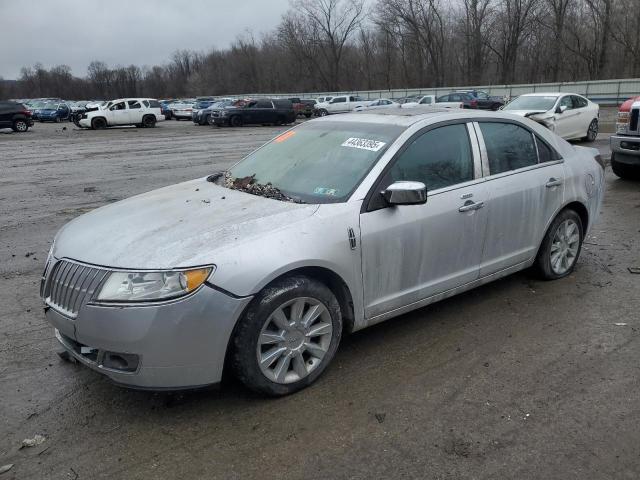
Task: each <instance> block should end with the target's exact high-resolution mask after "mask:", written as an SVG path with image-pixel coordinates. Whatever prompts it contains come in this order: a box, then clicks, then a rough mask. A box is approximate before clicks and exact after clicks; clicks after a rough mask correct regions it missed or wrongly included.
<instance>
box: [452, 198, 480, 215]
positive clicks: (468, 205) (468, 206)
mask: <svg viewBox="0 0 640 480" xmlns="http://www.w3.org/2000/svg"><path fill="white" fill-rule="evenodd" d="M482 207H484V202H473V201H471V200H468V201H466V202H465V203H464V205H463V206H461V207H460V208H459V209H458V211H459V212H460V213H464V212H470V211H472V210H479V209H480V208H482Z"/></svg>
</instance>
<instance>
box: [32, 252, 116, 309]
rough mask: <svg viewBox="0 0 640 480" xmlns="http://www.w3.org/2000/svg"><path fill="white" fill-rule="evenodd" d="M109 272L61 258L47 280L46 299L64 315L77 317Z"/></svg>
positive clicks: (46, 301)
mask: <svg viewBox="0 0 640 480" xmlns="http://www.w3.org/2000/svg"><path fill="white" fill-rule="evenodd" d="M108 273H109V271H108V270H105V269H102V268H96V267H91V266H89V265H82V264H80V263H77V262H71V261H68V260H60V261H59V262H58V263H56V264H55V265H54V266H53V268H52V269H51V273H50V274H49V275H48V276H47V278H46V280H45V288H44V292H45V293H44V301H45V303H46V304H47V305H49V306H50V307H51V308H53V309H54V310H57V311H58V312H60V313H62V314H63V315H66V316H67V317H71V318H75V317H77V316H78V310H80V307H81V306H82V305H84V303H85V302H87V301H89V300H90V299H91V297H92V296H93V294H94V293H95V291H96V289H97V288H98V286H100V284H101V283H102V281H103V280H104V279H105V277H106V276H107V274H108Z"/></svg>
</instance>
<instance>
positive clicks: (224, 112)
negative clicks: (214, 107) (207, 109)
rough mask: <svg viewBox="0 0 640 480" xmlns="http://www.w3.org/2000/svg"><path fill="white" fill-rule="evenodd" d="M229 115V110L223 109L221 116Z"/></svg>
mask: <svg viewBox="0 0 640 480" xmlns="http://www.w3.org/2000/svg"><path fill="white" fill-rule="evenodd" d="M227 115H229V110H221V111H220V116H221V117H226V116H227Z"/></svg>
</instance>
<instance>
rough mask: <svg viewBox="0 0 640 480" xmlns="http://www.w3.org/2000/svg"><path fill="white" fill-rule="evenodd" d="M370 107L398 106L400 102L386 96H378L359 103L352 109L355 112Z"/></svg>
mask: <svg viewBox="0 0 640 480" xmlns="http://www.w3.org/2000/svg"><path fill="white" fill-rule="evenodd" d="M370 108H400V104H399V103H396V102H394V101H393V100H389V99H388V98H378V99H377V100H369V101H368V102H366V103H365V104H364V105H359V106H357V107H356V108H354V109H353V110H354V111H355V112H361V111H363V110H368V109H370Z"/></svg>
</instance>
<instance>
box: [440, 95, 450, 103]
mask: <svg viewBox="0 0 640 480" xmlns="http://www.w3.org/2000/svg"><path fill="white" fill-rule="evenodd" d="M449 97H450V95H443V96H441V97H439V98H438V102H448V101H449Z"/></svg>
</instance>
